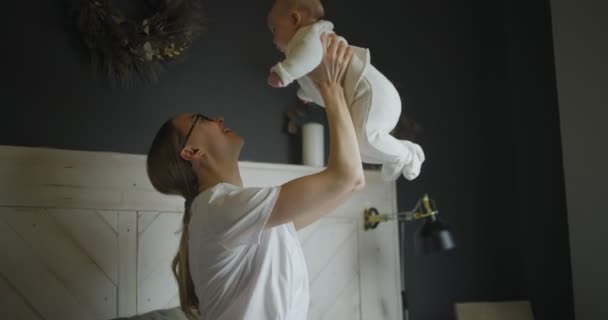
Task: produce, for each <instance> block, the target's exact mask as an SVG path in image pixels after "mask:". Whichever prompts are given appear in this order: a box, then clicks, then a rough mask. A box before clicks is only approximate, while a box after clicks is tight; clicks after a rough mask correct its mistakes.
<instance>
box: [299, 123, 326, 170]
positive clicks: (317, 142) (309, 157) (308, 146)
mask: <svg viewBox="0 0 608 320" xmlns="http://www.w3.org/2000/svg"><path fill="white" fill-rule="evenodd" d="M324 138H325V136H324V131H323V125H322V124H319V123H315V122H309V123H307V124H304V125H302V163H303V164H305V165H308V166H315V167H322V166H324V165H325V164H324V162H325V144H324Z"/></svg>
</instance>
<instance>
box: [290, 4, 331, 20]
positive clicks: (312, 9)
mask: <svg viewBox="0 0 608 320" xmlns="http://www.w3.org/2000/svg"><path fill="white" fill-rule="evenodd" d="M287 1H288V2H289V3H290V4H291V5H293V6H295V7H296V8H297V9H299V10H302V11H304V12H305V13H306V14H307V15H308V16H309V17H310V18H311V19H313V20H315V21H316V20H319V19H321V18H323V17H324V16H325V8H323V4H322V3H321V0H287Z"/></svg>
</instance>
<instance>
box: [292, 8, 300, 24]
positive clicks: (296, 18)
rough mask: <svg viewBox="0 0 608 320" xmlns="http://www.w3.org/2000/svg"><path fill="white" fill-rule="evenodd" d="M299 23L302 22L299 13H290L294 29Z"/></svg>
mask: <svg viewBox="0 0 608 320" xmlns="http://www.w3.org/2000/svg"><path fill="white" fill-rule="evenodd" d="M301 22H302V15H301V14H300V12H298V11H293V12H292V13H291V24H292V25H293V26H294V27H299V26H300V23H301Z"/></svg>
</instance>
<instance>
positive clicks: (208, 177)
mask: <svg viewBox="0 0 608 320" xmlns="http://www.w3.org/2000/svg"><path fill="white" fill-rule="evenodd" d="M321 39H322V40H323V42H324V43H325V48H326V49H325V54H324V58H323V62H322V63H321V65H320V66H319V68H318V69H317V71H316V72H315V76H314V79H315V82H316V83H317V85H318V86H319V89H320V91H321V93H322V96H323V99H324V101H325V104H326V109H327V118H328V122H329V130H330V141H331V144H330V156H329V163H328V165H327V168H326V169H325V170H323V171H321V172H319V173H317V174H313V175H308V176H304V177H301V178H298V179H294V180H292V181H289V182H287V183H285V184H284V185H281V186H275V187H267V188H243V183H242V181H241V177H240V173H239V168H238V159H239V154H240V151H241V148H242V146H243V139H242V138H241V137H240V136H238V135H237V134H236V133H235V132H233V131H232V130H230V129H228V128H226V127H225V125H224V120H223V119H222V118H208V117H206V116H203V115H200V114H182V115H178V116H176V117H174V118H172V119H170V120H168V121H167V122H166V123H165V124H164V125H163V126H162V127H161V129H160V130H159V132H158V133H157V135H156V137H155V138H154V141H153V143H152V146H151V147H150V151H149V153H148V158H147V170H148V176H149V178H150V181H151V182H152V185H153V186H154V187H155V188H156V189H157V190H158V191H159V192H162V193H165V194H177V195H181V196H183V197H184V198H185V199H186V203H185V208H186V209H185V213H184V217H183V232H182V235H181V241H180V245H179V251H178V253H177V255H176V256H175V258H174V260H173V264H172V268H173V273H174V275H175V277H176V278H177V282H178V287H179V294H180V304H181V309H182V310H183V311H184V313H185V314H186V316H187V317H188V318H190V319H196V318H198V317H200V319H214V320H222V319H226V320H234V319H289V320H294V319H306V315H307V310H308V304H309V293H308V289H309V288H308V273H307V270H306V264H305V261H304V255H303V253H302V249H301V247H300V243H299V241H298V238H297V234H296V230H297V229H299V228H302V227H304V226H306V225H308V224H310V223H312V222H314V221H316V220H317V219H319V218H320V217H322V216H323V215H325V214H327V213H329V212H331V211H332V210H333V209H335V208H336V207H337V206H338V205H340V204H341V203H343V202H344V201H345V200H347V199H348V198H349V197H350V196H351V195H352V193H353V192H354V191H356V190H358V189H360V188H362V187H363V186H364V184H365V183H364V176H363V168H362V166H361V159H360V156H359V150H358V145H357V138H356V135H355V131H354V128H353V124H352V119H351V117H350V114H349V111H348V107H347V105H346V102H345V99H344V93H343V90H342V86H341V82H342V80H343V77H344V73H345V70H346V67H347V66H348V61H349V59H350V57H351V55H352V53H351V52H350V49H348V47H347V46H346V45H345V44H344V42H341V41H337V40H336V39H337V38H336V37H335V35H331V36H328V37H326V36H322V37H321Z"/></svg>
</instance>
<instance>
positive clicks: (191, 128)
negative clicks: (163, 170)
mask: <svg viewBox="0 0 608 320" xmlns="http://www.w3.org/2000/svg"><path fill="white" fill-rule="evenodd" d="M193 117H194V121H193V122H192V126H191V127H190V130H188V134H187V135H186V139H184V145H183V146H182V149H183V148H185V147H186V143H188V138H190V135H191V134H192V130H194V127H195V126H196V123H197V122H198V120H199V119H203V120H205V121H215V120H213V119H211V118H209V117H207V116H204V115H202V114H200V113H197V114H195V115H194V116H193Z"/></svg>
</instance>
